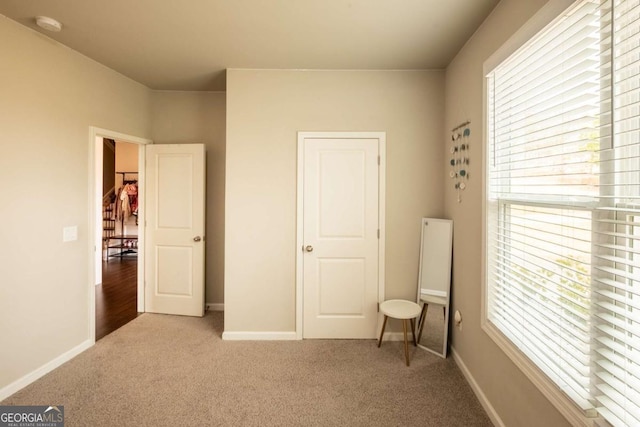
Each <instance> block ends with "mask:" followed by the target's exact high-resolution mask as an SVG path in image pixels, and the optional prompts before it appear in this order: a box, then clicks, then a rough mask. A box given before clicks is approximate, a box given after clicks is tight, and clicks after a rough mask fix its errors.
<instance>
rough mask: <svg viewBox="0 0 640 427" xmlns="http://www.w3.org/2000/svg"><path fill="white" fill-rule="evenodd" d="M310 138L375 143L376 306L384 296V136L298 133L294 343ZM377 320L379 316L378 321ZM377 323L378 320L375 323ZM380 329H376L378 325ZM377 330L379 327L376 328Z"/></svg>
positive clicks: (298, 322) (300, 321)
mask: <svg viewBox="0 0 640 427" xmlns="http://www.w3.org/2000/svg"><path fill="white" fill-rule="evenodd" d="M310 138H337V139H338V138H339V139H363V138H369V139H377V140H378V155H379V156H380V167H379V168H378V227H379V228H380V239H379V240H378V303H381V302H382V301H384V296H385V280H384V279H385V278H384V274H385V241H386V240H385V234H386V233H385V205H386V203H385V200H386V198H385V194H386V193H385V191H386V189H385V182H386V179H385V176H386V164H387V162H386V158H387V150H386V143H387V134H386V132H298V171H297V215H296V227H297V228H296V339H298V340H301V339H302V335H303V334H302V332H303V331H302V328H303V312H302V310H303V301H304V286H303V284H304V283H303V260H304V257H303V256H302V255H303V253H302V250H301V248H302V245H303V244H304V242H303V238H304V141H305V139H310ZM379 317H380V316H378V318H379ZM378 323H380V319H378ZM378 326H379V325H378ZM376 329H378V327H377V326H376Z"/></svg>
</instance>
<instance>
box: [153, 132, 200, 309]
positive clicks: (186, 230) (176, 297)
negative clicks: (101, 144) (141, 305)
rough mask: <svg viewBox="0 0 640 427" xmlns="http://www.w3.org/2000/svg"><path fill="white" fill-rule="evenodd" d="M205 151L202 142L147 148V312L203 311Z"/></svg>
mask: <svg viewBox="0 0 640 427" xmlns="http://www.w3.org/2000/svg"><path fill="white" fill-rule="evenodd" d="M204 154H205V152H204V145H203V144H170V145H149V146H147V147H146V179H145V185H146V210H147V214H146V218H147V223H146V230H147V231H146V246H145V265H146V268H145V271H146V280H145V282H146V283H145V303H146V311H149V312H152V313H165V314H180V315H186V316H203V315H204V246H205V245H204V237H205V236H204V218H205V216H204V213H205V156H204Z"/></svg>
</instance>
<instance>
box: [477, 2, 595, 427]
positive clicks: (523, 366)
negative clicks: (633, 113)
mask: <svg viewBox="0 0 640 427" xmlns="http://www.w3.org/2000/svg"><path fill="white" fill-rule="evenodd" d="M575 2H576V0H550V1H549V2H548V3H547V4H545V5H544V6H543V7H542V8H541V9H540V10H539V11H538V12H537V13H536V14H535V15H534V16H533V17H532V18H531V19H530V20H529V21H527V23H526V24H525V25H524V26H522V27H521V28H520V30H518V31H517V32H516V33H515V34H514V35H513V36H512V37H510V38H509V39H508V40H507V41H506V42H505V43H504V44H503V45H502V47H500V48H499V49H498V50H497V51H496V52H495V53H494V54H493V55H491V56H490V57H489V58H488V59H487V60H486V61H485V62H484V64H483V109H482V112H483V124H485V129H484V132H483V150H482V156H483V158H482V161H483V165H484V173H483V174H482V251H481V256H482V258H481V259H482V263H481V264H482V271H481V321H480V326H481V329H482V330H483V331H484V332H485V333H486V334H487V335H488V336H489V337H490V338H491V339H492V340H493V342H494V343H495V344H496V345H497V346H498V348H500V349H501V350H502V351H503V352H504V353H505V355H506V356H507V357H508V358H509V359H510V360H511V361H512V362H513V363H514V364H515V365H516V366H517V367H518V368H519V369H520V370H521V371H522V372H523V373H524V375H525V376H526V377H527V378H528V379H529V380H530V381H531V382H532V383H533V384H534V385H535V386H536V387H537V388H538V390H540V392H541V393H542V394H543V395H544V396H545V397H546V398H547V399H549V401H550V403H551V404H553V405H554V406H555V408H556V409H557V410H558V411H559V412H560V413H561V414H562V415H563V416H564V417H565V418H567V420H568V421H569V422H570V423H571V424H573V425H585V426H587V425H592V423H593V422H594V420H596V422H599V421H601V420H602V418H600V417H597V411H596V410H595V409H592V410H587V411H584V410H582V409H581V408H580V407H579V406H578V405H577V404H576V403H574V402H573V400H572V399H571V398H570V397H569V396H568V395H567V394H565V393H564V392H563V391H562V390H561V389H560V388H559V387H558V386H557V385H556V384H555V383H554V382H553V381H552V380H551V379H550V378H549V377H548V376H547V375H546V374H545V373H544V372H543V371H542V370H541V369H540V368H538V367H537V366H536V365H535V364H534V363H533V362H532V361H531V360H530V359H529V358H528V357H527V356H526V355H525V354H524V353H523V352H522V351H521V350H520V349H518V348H517V347H516V346H515V345H514V344H513V343H512V342H511V341H510V340H509V339H508V338H507V337H506V336H505V335H504V334H503V333H502V332H501V331H500V330H499V329H498V328H497V327H496V326H495V325H494V324H493V323H492V322H491V321H490V320H489V317H488V298H489V291H488V271H487V270H488V269H487V256H488V254H487V235H488V229H487V228H488V227H487V216H488V203H489V199H488V189H487V179H488V171H489V166H490V164H489V162H490V161H491V159H490V158H489V128H488V126H486V124H488V119H489V114H488V111H487V102H488V82H487V80H488V79H487V77H486V76H487V75H488V74H490V73H491V71H492V70H493V69H495V68H496V67H497V66H498V65H500V64H501V63H502V62H503V61H504V60H506V59H507V58H508V57H509V56H510V55H512V54H513V53H514V52H515V51H516V50H518V49H519V48H520V47H521V46H523V45H524V44H525V43H527V42H528V41H529V40H530V39H531V38H532V37H534V36H535V35H536V34H537V33H538V32H539V31H541V30H542V29H544V28H545V27H546V26H547V25H549V24H551V23H552V22H554V21H555V20H557V19H559V18H560V15H561V13H562V12H563V11H564V10H566V9H567V8H569V7H570V6H571V5H572V4H574V3H575ZM504 202H506V203H509V204H527V202H526V201H522V200H506V199H505V200H499V201H496V202H494V203H498V204H500V203H504ZM531 204H533V205H539V203H536V202H533V203H531ZM550 205H553V207H558V208H560V207H561V206H564V205H562V204H555V203H552V204H550ZM587 205H589V206H587ZM573 207H574V208H576V209H585V208H593V205H592V204H590V203H585V204H584V205H582V206H580V205H574V206H573Z"/></svg>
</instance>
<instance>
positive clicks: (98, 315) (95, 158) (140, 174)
mask: <svg viewBox="0 0 640 427" xmlns="http://www.w3.org/2000/svg"><path fill="white" fill-rule="evenodd" d="M89 141H90V145H89V146H90V149H89V159H90V170H89V180H90V182H91V185H90V189H91V190H90V194H89V211H90V225H89V241H90V246H89V251H90V252H91V253H92V254H93V256H92V257H91V261H90V263H89V275H90V289H89V293H88V298H89V319H88V320H89V323H88V329H89V330H88V332H89V337H90V340H91V341H92V342H95V340H96V339H99V338H102V337H103V336H105V335H106V334H108V333H109V332H112V331H113V330H115V329H117V328H118V327H120V326H122V325H124V324H125V323H127V322H128V321H130V320H132V319H133V318H135V317H136V316H137V315H138V313H141V312H144V311H145V300H144V276H145V272H144V257H143V254H144V244H145V229H144V212H145V210H144V201H145V199H144V197H143V196H144V188H145V186H144V176H145V164H144V153H145V145H146V144H151V143H152V141H151V140H148V139H144V138H139V137H136V136H131V135H126V134H122V133H119V132H115V131H111V130H107V129H100V128H96V127H90V139H89ZM122 144H124V145H122ZM123 147H124V148H123ZM118 151H120V153H119V154H124V155H125V156H124V157H126V160H125V163H124V164H123V163H121V162H120V160H119V159H118V161H116V154H117V153H118ZM131 153H135V154H133V155H132V154H131ZM105 157H107V159H106V160H105ZM118 157H120V156H118ZM126 184H136V185H135V186H136V187H137V188H136V192H137V194H135V196H136V202H137V204H136V206H134V207H133V209H132V206H131V202H132V200H131V198H132V197H133V196H134V194H133V190H132V189H130V190H131V191H130V192H129V191H128V192H127V193H126V195H127V197H129V198H130V199H129V211H128V214H127V213H125V212H123V213H122V215H119V212H117V210H116V209H115V205H114V202H115V203H117V201H118V200H120V201H121V202H122V199H121V198H119V196H121V195H122V193H118V191H119V190H121V189H122V188H123V187H125V186H126ZM134 211H135V212H136V213H137V215H133V212H134ZM138 218H140V219H139V220H138ZM138 225H140V226H139V227H138ZM116 260H117V261H118V263H116ZM103 276H104V277H103ZM103 279H104V280H103ZM103 282H105V283H103ZM122 283H127V286H126V289H123V288H122V287H121V286H123V285H122ZM107 284H111V285H112V286H116V287H117V288H116V289H115V290H116V292H115V293H114V292H109V295H107V294H106V292H107V289H106V286H105V285H107ZM99 287H100V289H98V288H99ZM125 290H126V293H125V294H123V293H122V292H121V291H125ZM98 292H101V293H100V294H98ZM123 301H125V302H123ZM105 315H107V316H108V317H107V318H104V316H105ZM105 322H106V323H107V324H105ZM109 325H110V326H109Z"/></svg>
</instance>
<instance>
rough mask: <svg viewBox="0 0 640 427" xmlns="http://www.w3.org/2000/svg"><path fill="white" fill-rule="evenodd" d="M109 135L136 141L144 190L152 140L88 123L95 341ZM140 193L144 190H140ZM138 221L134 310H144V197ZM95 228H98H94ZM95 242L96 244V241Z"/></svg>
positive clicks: (92, 329)
mask: <svg viewBox="0 0 640 427" xmlns="http://www.w3.org/2000/svg"><path fill="white" fill-rule="evenodd" d="M103 138H109V139H113V140H116V141H121V142H127V143H130V144H137V145H138V146H139V147H138V187H140V188H142V190H143V191H144V173H145V162H144V151H145V150H144V147H145V145H147V144H153V141H152V140H150V139H146V138H141V137H137V136H133V135H127V134H124V133H120V132H116V131H112V130H109V129H102V128H99V127H95V126H89V168H88V169H89V176H88V182H89V220H88V227H87V233H88V242H89V243H88V251H89V268H88V270H89V281H88V284H89V286H88V291H89V292H88V293H89V322H88V323H89V340H90V342H91V344H92V345H93V344H95V342H96V290H95V286H96V275H97V272H98V269H100V270H101V269H102V160H103V158H102V144H103V142H102V139H103ZM143 194H144V193H143ZM138 212H139V213H140V215H139V217H138V218H139V222H140V224H141V225H142V226H140V227H139V228H138V269H137V270H138V271H137V276H138V277H137V282H138V285H137V287H138V292H137V294H138V296H137V300H138V307H137V310H138V312H144V212H145V211H144V197H141V198H139V200H138ZM98 230H99V231H98ZM98 241H99V243H98Z"/></svg>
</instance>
